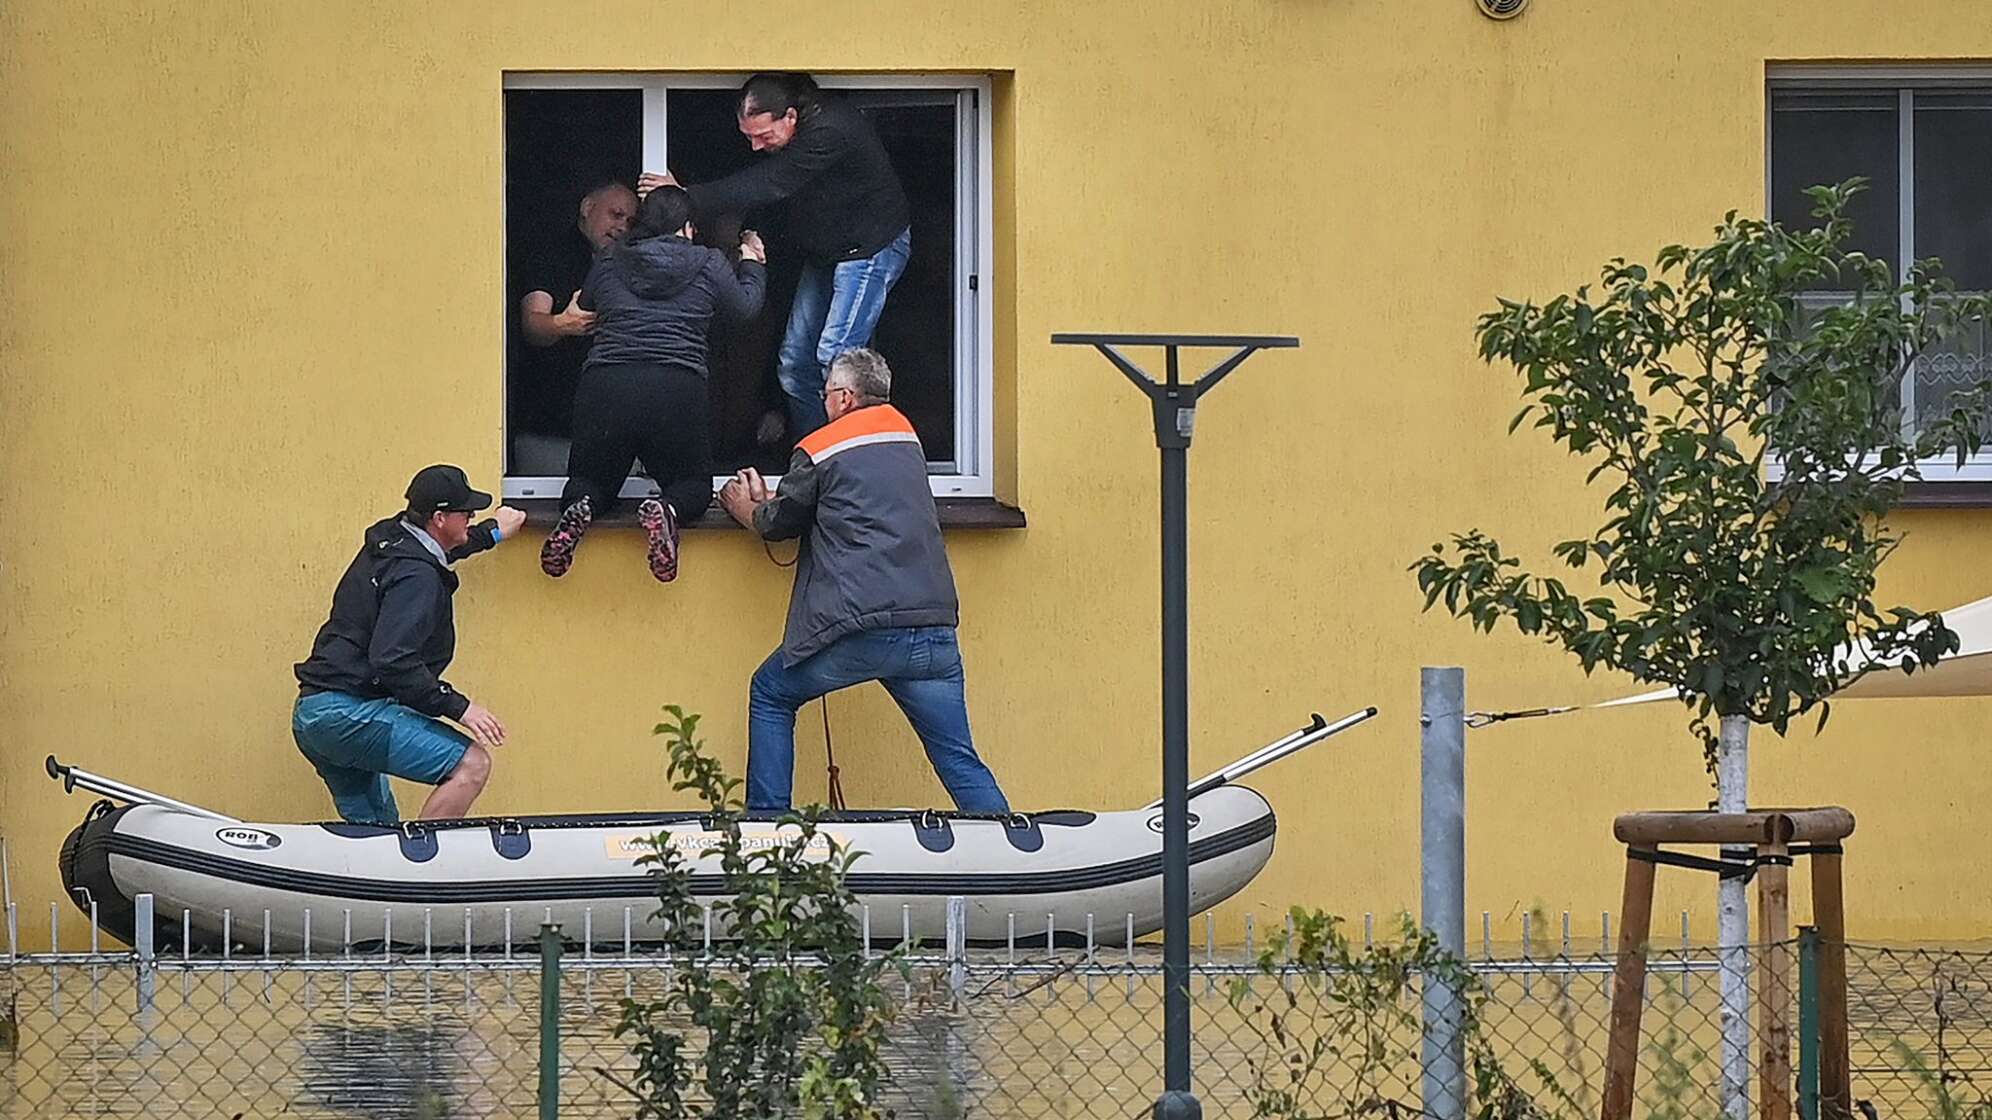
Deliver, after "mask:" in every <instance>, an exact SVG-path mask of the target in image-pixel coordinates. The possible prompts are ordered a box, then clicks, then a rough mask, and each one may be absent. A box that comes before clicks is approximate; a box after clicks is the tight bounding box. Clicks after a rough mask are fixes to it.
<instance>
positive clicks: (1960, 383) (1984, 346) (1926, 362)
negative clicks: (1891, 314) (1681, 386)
mask: <svg viewBox="0 0 1992 1120" xmlns="http://www.w3.org/2000/svg"><path fill="white" fill-rule="evenodd" d="M1919 218H1920V215H1919ZM1912 376H1913V377H1914V378H1915V387H1916V420H1917V423H1918V425H1919V426H1920V425H1921V424H1922V423H1924V422H1927V421H1930V420H1937V419H1941V418H1943V416H1944V415H1945V414H1947V413H1948V412H1949V411H1950V410H1951V408H1952V407H1953V403H1952V402H1953V400H1954V399H1955V398H1956V397H1957V395H1958V394H1960V393H1963V392H1964V391H1966V390H1967V389H1971V388H1973V387H1974V386H1976V385H1978V384H1979V383H1980V382H1982V381H1984V380H1985V379H1986V377H1987V376H1992V331H1988V329H1987V325H1986V323H1985V321H1984V320H1983V319H1980V320H1978V321H1977V322H1974V323H1972V324H1970V325H1969V326H1967V327H1966V328H1965V329H1964V330H1963V331H1961V332H1960V333H1959V334H1958V335H1957V336H1956V337H1954V338H1952V339H1951V340H1949V341H1948V342H1947V343H1945V344H1943V345H1941V346H1938V347H1933V348H1931V349H1930V350H1927V351H1925V352H1924V353H1923V354H1922V356H1921V357H1919V358H1917V359H1916V366H1915V371H1914V373H1913V375H1912Z"/></svg>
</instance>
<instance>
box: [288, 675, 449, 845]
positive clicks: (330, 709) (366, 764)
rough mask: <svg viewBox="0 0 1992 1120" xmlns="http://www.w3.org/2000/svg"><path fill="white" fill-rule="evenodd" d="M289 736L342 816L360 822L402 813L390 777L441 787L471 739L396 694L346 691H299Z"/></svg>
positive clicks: (389, 819)
mask: <svg viewBox="0 0 1992 1120" xmlns="http://www.w3.org/2000/svg"><path fill="white" fill-rule="evenodd" d="M291 737H292V738H294V739H296V740H297V749H298V750H300V751H303V752H304V757H305V758H307V759H309V760H310V762H311V764H312V765H313V766H314V767H316V768H317V769H318V776H319V777H321V778H323V779H325V786H326V788H327V789H330V790H331V791H332V804H333V805H335V806H337V807H338V809H339V815H340V816H341V817H343V818H345V819H346V820H349V821H352V822H354V823H356V824H396V823H398V822H399V821H400V820H401V812H400V810H399V809H397V808H396V806H395V804H394V792H393V791H392V790H390V789H389V788H388V785H387V776H388V775H389V774H392V775H394V776H395V777H397V778H407V779H408V780H410V781H415V782H426V783H428V784H429V785H437V784H439V783H441V782H442V780H443V779H444V778H447V777H449V776H450V771H452V770H455V769H456V766H457V763H458V762H460V761H462V760H463V752H464V751H466V750H468V749H469V748H470V737H469V736H468V735H465V734H464V733H463V732H461V731H458V730H457V729H456V728H454V727H451V726H449V725H447V724H445V723H443V722H442V721H441V720H436V719H430V718H429V717H428V716H425V715H423V714H422V713H420V712H418V711H416V710H414V709H413V708H408V707H404V706H402V705H400V704H397V703H395V702H394V701H392V700H367V699H363V698H362V697H358V696H354V695H352V694H350V693H346V692H314V693H312V694H311V695H309V696H300V697H298V700H297V707H296V708H294V709H292V711H291Z"/></svg>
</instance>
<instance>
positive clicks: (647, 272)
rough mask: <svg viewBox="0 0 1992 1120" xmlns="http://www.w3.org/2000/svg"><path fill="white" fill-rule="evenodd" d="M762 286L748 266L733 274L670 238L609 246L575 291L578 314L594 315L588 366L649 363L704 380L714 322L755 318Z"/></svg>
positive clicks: (704, 251)
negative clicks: (716, 318)
mask: <svg viewBox="0 0 1992 1120" xmlns="http://www.w3.org/2000/svg"><path fill="white" fill-rule="evenodd" d="M767 278H768V274H767V270H766V269H765V268H763V267H762V266H761V265H760V264H758V263H756V262H754V261H750V260H742V261H741V262H740V264H739V265H738V266H735V265H732V264H729V263H727V260H726V254H724V253H722V252H720V251H719V250H718V249H709V248H707V247H705V246H703V245H694V244H693V243H691V242H690V241H687V240H685V239H684V238H682V237H678V236H675V235H672V236H665V237H646V238H643V239H641V240H639V241H627V242H623V243H621V244H618V245H613V246H611V247H610V248H609V249H607V250H606V251H604V252H603V253H602V254H601V255H600V256H598V257H596V258H595V265H594V267H593V268H591V269H589V270H588V280H587V282H586V283H584V284H583V285H582V286H581V306H582V307H585V308H587V309H589V310H591V311H593V312H595V315H596V319H595V344H594V346H593V347H591V348H590V349H589V351H588V361H587V366H589V367H592V366H605V365H625V364H629V363H633V362H644V363H653V362H654V363H656V364H659V365H672V366H683V367H685V368H687V369H695V370H698V371H699V372H700V373H704V372H705V368H706V336H707V334H708V332H709V331H710V330H711V328H712V319H713V316H714V315H715V314H718V315H722V316H724V317H726V318H727V319H729V320H736V321H737V320H740V319H745V318H747V317H748V316H750V315H752V314H754V313H755V312H756V311H759V310H760V309H761V295H762V293H763V291H764V290H765V289H766V288H767ZM584 368H586V367H584Z"/></svg>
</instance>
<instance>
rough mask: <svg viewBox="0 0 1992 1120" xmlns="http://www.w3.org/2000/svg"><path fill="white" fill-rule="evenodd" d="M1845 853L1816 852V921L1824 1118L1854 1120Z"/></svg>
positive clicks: (1820, 1110)
mask: <svg viewBox="0 0 1992 1120" xmlns="http://www.w3.org/2000/svg"><path fill="white" fill-rule="evenodd" d="M1840 860H1841V856H1840V855H1839V854H1838V853H1833V852H1820V853H1816V854H1814V855H1813V856H1812V924H1813V925H1814V926H1815V927H1816V928H1817V929H1818V930H1819V1120H1849V1118H1850V1117H1851V1116H1852V1115H1853V1112H1854V1087H1853V1070H1852V1068H1851V1067H1850V1066H1849V1064H1848V1058H1847V912H1846V908H1845V903H1844V901H1843V898H1842V895H1841V891H1840Z"/></svg>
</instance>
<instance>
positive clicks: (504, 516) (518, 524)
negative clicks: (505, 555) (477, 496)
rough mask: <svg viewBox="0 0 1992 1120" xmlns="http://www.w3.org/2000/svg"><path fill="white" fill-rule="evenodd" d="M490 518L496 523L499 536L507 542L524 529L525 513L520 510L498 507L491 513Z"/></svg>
mask: <svg viewBox="0 0 1992 1120" xmlns="http://www.w3.org/2000/svg"><path fill="white" fill-rule="evenodd" d="M491 516H492V518H493V519H494V520H496V521H497V522H498V533H499V535H500V536H502V537H505V538H506V539H507V540H509V539H511V538H512V537H515V536H518V534H519V530H521V529H523V528H525V527H526V511H525V510H522V509H514V508H512V507H511V506H499V507H498V508H497V509H495V510H492V511H491Z"/></svg>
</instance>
